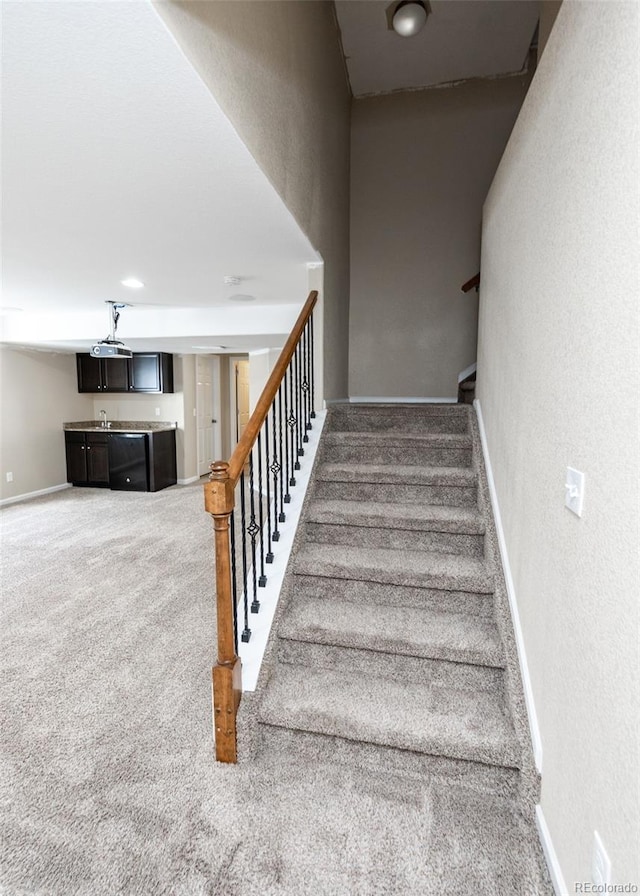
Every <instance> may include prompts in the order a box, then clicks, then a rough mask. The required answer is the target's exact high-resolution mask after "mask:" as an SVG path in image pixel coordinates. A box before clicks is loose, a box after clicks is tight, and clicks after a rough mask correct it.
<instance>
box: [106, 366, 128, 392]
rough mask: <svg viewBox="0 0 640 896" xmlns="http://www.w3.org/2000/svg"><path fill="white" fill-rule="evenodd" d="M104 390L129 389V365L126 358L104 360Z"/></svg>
mask: <svg viewBox="0 0 640 896" xmlns="http://www.w3.org/2000/svg"><path fill="white" fill-rule="evenodd" d="M101 363H102V379H103V386H104V388H103V390H102V391H104V392H128V391H129V369H130V368H129V365H130V363H131V362H130V361H129V360H127V359H126V358H104V359H103V360H102V362H101Z"/></svg>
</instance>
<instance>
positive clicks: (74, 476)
mask: <svg viewBox="0 0 640 896" xmlns="http://www.w3.org/2000/svg"><path fill="white" fill-rule="evenodd" d="M65 447H66V451H67V482H73V483H78V484H81V483H86V481H87V450H86V445H85V438H84V433H83V432H67V433H65Z"/></svg>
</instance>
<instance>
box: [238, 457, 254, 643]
mask: <svg viewBox="0 0 640 896" xmlns="http://www.w3.org/2000/svg"><path fill="white" fill-rule="evenodd" d="M240 522H241V524H242V584H243V586H244V591H243V604H244V606H243V611H244V629H243V631H242V635H241V636H240V637H241V639H242V640H243V641H244V642H245V643H247V642H248V641H249V638H250V637H251V629H250V628H249V596H248V587H247V585H248V583H247V528H246V522H247V505H246V501H245V495H244V470H243V471H242V473H241V474H240Z"/></svg>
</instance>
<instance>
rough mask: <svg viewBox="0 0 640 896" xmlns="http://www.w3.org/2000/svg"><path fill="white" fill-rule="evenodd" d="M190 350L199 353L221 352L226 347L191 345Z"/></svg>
mask: <svg viewBox="0 0 640 896" xmlns="http://www.w3.org/2000/svg"><path fill="white" fill-rule="evenodd" d="M191 348H197V349H200V351H204V352H222V351H224V350H225V349H226V348H227V346H226V345H192V346H191Z"/></svg>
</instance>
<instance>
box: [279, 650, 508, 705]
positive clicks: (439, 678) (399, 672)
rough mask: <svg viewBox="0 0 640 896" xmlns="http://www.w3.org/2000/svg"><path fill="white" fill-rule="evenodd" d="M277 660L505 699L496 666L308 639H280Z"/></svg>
mask: <svg viewBox="0 0 640 896" xmlns="http://www.w3.org/2000/svg"><path fill="white" fill-rule="evenodd" d="M278 662H280V663H293V664H294V665H297V666H312V667H313V668H316V669H332V670H333V671H334V672H348V673H349V674H351V675H361V676H364V677H366V678H370V677H371V676H374V677H379V678H390V679H392V680H393V681H398V682H400V683H403V682H406V681H421V682H423V683H425V684H435V685H438V686H439V687H446V688H454V689H457V690H463V691H471V690H477V691H490V692H491V693H492V694H494V695H495V696H496V697H500V696H502V698H503V699H504V693H505V687H504V670H503V669H500V668H498V667H497V666H476V665H473V664H471V663H452V662H449V661H448V660H433V659H429V658H427V657H415V656H404V655H403V654H400V653H399V654H395V655H392V654H388V653H379V652H377V651H375V650H360V649H358V648H356V647H335V646H333V645H327V644H317V643H312V642H310V641H294V640H292V639H286V638H281V639H280V640H279V641H278Z"/></svg>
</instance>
